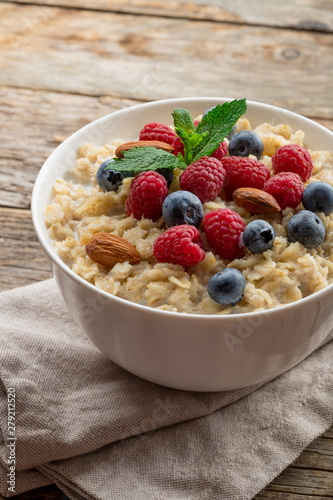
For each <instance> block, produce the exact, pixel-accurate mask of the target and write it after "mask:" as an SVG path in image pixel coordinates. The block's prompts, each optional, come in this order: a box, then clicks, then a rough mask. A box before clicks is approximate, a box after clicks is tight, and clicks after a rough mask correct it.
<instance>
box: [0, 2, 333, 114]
mask: <svg viewBox="0 0 333 500" xmlns="http://www.w3.org/2000/svg"><path fill="white" fill-rule="evenodd" d="M0 17H1V18H5V19H6V22H5V23H3V28H2V32H1V38H0V66H1V68H2V70H1V74H0V84H2V85H7V86H13V87H21V88H31V89H44V90H53V91H58V92H70V93H75V94H77V93H79V94H85V95H94V96H100V95H112V96H116V97H123V98H131V99H142V100H153V99H160V98H167V97H175V96H180V97H182V96H205V95H206V96H214V95H225V96H230V97H243V96H244V95H245V96H246V97H247V98H249V99H254V100H259V101H263V102H267V103H271V104H276V105H280V106H282V107H287V108H289V109H293V110H296V111H298V112H300V113H302V114H305V115H307V116H318V117H321V118H333V101H332V99H330V98H329V97H330V92H331V89H332V82H333V50H332V47H333V34H318V33H313V32H303V31H302V32H297V31H294V30H288V29H279V30H273V29H269V28H263V27H252V26H243V25H238V24H220V23H211V22H204V21H200V22H197V21H192V20H183V19H165V18H156V17H145V16H140V18H138V17H137V16H133V15H123V14H112V13H104V12H103V13H100V12H93V11H82V10H75V9H61V8H52V7H45V8H43V9H42V10H41V8H40V7H38V6H27V5H19V6H18V5H15V4H11V3H0ZM23 49H24V50H23ZM314 92H315V96H316V98H315V99H314V98H313V96H314Z"/></svg>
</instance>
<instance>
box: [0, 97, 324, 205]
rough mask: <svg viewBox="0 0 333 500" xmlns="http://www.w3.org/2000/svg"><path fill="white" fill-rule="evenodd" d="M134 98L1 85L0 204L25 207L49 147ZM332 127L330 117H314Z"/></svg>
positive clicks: (49, 149) (129, 102) (50, 149)
mask: <svg viewBox="0 0 333 500" xmlns="http://www.w3.org/2000/svg"><path fill="white" fill-rule="evenodd" d="M138 102H139V101H134V100H128V99H115V98H112V97H108V96H104V97H101V98H96V97H90V96H82V95H72V94H65V93H62V94H59V93H56V92H45V91H33V90H26V89H15V88H14V89H13V88H0V128H1V134H0V151H1V154H0V206H2V207H13V208H29V206H30V199H31V192H32V188H33V184H34V181H35V179H36V176H37V174H38V172H39V169H40V167H41V166H42V165H43V163H44V161H45V160H46V158H47V157H48V156H49V155H50V153H51V152H52V151H53V150H54V149H55V148H56V147H57V146H58V145H59V143H60V142H62V141H63V140H64V139H65V138H66V137H68V136H69V135H70V134H72V133H73V132H75V131H76V130H77V129H79V128H80V127H82V126H84V125H86V124H87V123H89V122H90V121H92V120H95V119H96V118H99V117H100V116H103V115H106V114H108V113H111V112H113V111H116V110H119V109H123V108H125V107H127V106H131V105H134V104H137V103H138ZM317 121H319V123H322V124H323V125H324V126H326V127H328V128H331V130H333V120H325V119H324V120H322V119H319V120H318V119H317Z"/></svg>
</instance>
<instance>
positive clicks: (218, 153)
mask: <svg viewBox="0 0 333 500" xmlns="http://www.w3.org/2000/svg"><path fill="white" fill-rule="evenodd" d="M227 153H228V144H227V143H226V142H225V141H223V142H221V144H220V145H219V147H218V148H217V149H216V150H215V151H214V153H213V154H212V155H211V156H212V157H213V158H216V159H217V160H220V161H221V160H222V158H224V157H225V156H226V154H227Z"/></svg>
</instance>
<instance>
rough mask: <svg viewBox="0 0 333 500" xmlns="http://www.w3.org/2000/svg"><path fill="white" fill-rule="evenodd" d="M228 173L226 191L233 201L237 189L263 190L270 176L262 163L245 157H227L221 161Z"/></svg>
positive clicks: (225, 183)
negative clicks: (233, 194)
mask: <svg viewBox="0 0 333 500" xmlns="http://www.w3.org/2000/svg"><path fill="white" fill-rule="evenodd" d="M221 163H222V165H223V167H224V168H225V171H226V177H225V182H224V186H223V188H224V190H225V193H226V196H227V198H228V199H230V200H231V199H232V193H233V192H234V191H235V189H238V188H241V187H252V188H257V189H262V188H263V186H264V184H265V182H266V181H267V179H268V178H269V176H270V171H269V169H268V168H267V167H266V165H264V164H263V163H261V162H260V161H257V160H252V159H251V158H247V157H243V156H226V157H225V158H223V159H222V160H221Z"/></svg>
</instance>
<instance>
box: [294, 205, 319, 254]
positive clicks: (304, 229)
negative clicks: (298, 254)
mask: <svg viewBox="0 0 333 500" xmlns="http://www.w3.org/2000/svg"><path fill="white" fill-rule="evenodd" d="M288 237H289V241H291V242H293V243H295V242H296V241H298V242H299V243H302V245H304V246H305V247H306V248H316V247H317V246H319V245H320V243H321V242H322V241H323V239H324V238H325V226H324V224H323V222H322V221H321V220H320V219H319V217H318V216H317V215H316V214H314V213H313V212H310V211H309V210H301V211H300V212H298V213H297V214H295V215H293V217H292V218H291V219H290V221H289V222H288Z"/></svg>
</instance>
